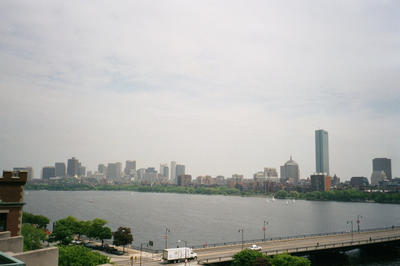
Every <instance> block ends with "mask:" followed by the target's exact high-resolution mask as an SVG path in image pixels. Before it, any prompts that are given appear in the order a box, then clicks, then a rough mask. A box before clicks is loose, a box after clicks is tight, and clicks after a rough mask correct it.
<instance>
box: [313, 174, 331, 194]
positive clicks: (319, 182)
mask: <svg viewBox="0 0 400 266" xmlns="http://www.w3.org/2000/svg"><path fill="white" fill-rule="evenodd" d="M310 178H311V190H312V191H328V190H330V189H331V177H330V176H328V175H324V174H313V175H311V177H310Z"/></svg>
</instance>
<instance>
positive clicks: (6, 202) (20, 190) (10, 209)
mask: <svg viewBox="0 0 400 266" xmlns="http://www.w3.org/2000/svg"><path fill="white" fill-rule="evenodd" d="M27 178H28V173H27V172H25V171H16V172H11V171H4V172H3V176H2V177H0V232H2V231H10V232H11V236H17V235H19V234H20V233H21V219H22V207H23V206H24V204H25V203H24V185H25V183H26V181H27Z"/></svg>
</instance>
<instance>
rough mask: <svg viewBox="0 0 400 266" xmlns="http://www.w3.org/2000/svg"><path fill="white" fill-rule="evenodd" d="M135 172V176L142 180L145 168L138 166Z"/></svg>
mask: <svg viewBox="0 0 400 266" xmlns="http://www.w3.org/2000/svg"><path fill="white" fill-rule="evenodd" d="M136 174H137V178H138V179H139V180H143V179H144V176H145V174H146V169H145V168H139V169H137V170H136Z"/></svg>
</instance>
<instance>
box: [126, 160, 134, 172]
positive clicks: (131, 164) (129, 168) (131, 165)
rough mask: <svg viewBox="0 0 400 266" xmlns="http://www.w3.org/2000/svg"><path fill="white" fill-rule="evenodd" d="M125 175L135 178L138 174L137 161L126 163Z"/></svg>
mask: <svg viewBox="0 0 400 266" xmlns="http://www.w3.org/2000/svg"><path fill="white" fill-rule="evenodd" d="M124 173H125V175H128V176H134V175H135V174H136V161H129V160H128V161H126V162H125V169H124Z"/></svg>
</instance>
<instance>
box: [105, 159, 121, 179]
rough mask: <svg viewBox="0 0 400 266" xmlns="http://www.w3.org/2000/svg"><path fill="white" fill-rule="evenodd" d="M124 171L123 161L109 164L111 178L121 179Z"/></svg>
mask: <svg viewBox="0 0 400 266" xmlns="http://www.w3.org/2000/svg"><path fill="white" fill-rule="evenodd" d="M121 171H122V163H120V162H117V163H109V164H108V165H107V178H109V179H120V178H121Z"/></svg>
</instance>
